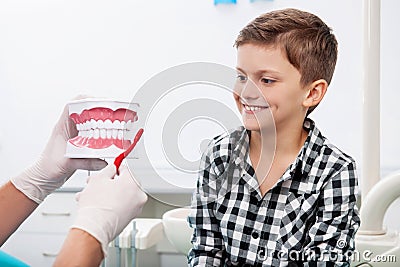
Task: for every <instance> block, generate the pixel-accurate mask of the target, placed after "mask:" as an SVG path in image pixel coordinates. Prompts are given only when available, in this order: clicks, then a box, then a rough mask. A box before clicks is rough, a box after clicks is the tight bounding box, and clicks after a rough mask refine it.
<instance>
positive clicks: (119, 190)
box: [71, 164, 147, 257]
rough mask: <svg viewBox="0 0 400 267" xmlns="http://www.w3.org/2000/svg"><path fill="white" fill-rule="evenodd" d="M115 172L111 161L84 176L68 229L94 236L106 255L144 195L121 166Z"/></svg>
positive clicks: (142, 201) (144, 197) (138, 211)
mask: <svg viewBox="0 0 400 267" xmlns="http://www.w3.org/2000/svg"><path fill="white" fill-rule="evenodd" d="M119 171H120V175H116V168H115V166H114V165H113V164H110V165H109V166H107V167H105V168H104V169H103V170H102V171H101V172H99V173H97V174H95V175H93V176H91V177H89V178H88V180H89V181H88V184H87V185H86V187H85V189H84V190H83V191H82V192H80V193H78V194H77V195H76V198H77V201H78V211H77V216H76V219H75V222H74V224H73V225H72V227H71V228H78V229H81V230H84V231H86V232H88V233H89V234H91V235H92V236H93V237H95V238H96V239H97V240H98V241H99V242H100V243H101V247H102V250H103V253H104V257H105V256H106V255H107V247H108V244H109V243H110V242H111V241H112V240H114V239H115V237H116V236H117V235H119V234H120V233H121V232H122V230H123V229H124V228H125V227H126V226H127V225H128V223H129V222H131V221H132V220H133V219H134V218H135V217H136V216H137V215H139V214H140V213H141V212H142V208H143V205H144V204H145V203H146V201H147V195H146V194H145V193H144V192H143V191H142V190H141V189H140V188H139V186H138V184H137V183H136V181H135V179H134V178H133V177H132V176H131V174H130V172H129V170H128V169H127V168H126V167H125V166H121V167H120V168H119Z"/></svg>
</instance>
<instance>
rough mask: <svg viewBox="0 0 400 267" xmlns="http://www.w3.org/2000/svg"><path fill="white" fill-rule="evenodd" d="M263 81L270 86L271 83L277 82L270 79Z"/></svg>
mask: <svg viewBox="0 0 400 267" xmlns="http://www.w3.org/2000/svg"><path fill="white" fill-rule="evenodd" d="M261 81H262V82H263V83H266V84H270V83H274V82H275V80H272V79H268V78H262V79H261Z"/></svg>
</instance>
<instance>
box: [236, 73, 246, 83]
mask: <svg viewBox="0 0 400 267" xmlns="http://www.w3.org/2000/svg"><path fill="white" fill-rule="evenodd" d="M236 79H237V80H238V81H240V82H245V81H246V80H247V77H246V76H244V75H243V74H238V75H237V76H236Z"/></svg>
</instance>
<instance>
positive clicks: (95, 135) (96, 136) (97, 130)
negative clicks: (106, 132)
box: [93, 129, 100, 139]
mask: <svg viewBox="0 0 400 267" xmlns="http://www.w3.org/2000/svg"><path fill="white" fill-rule="evenodd" d="M99 137H100V130H99V129H94V130H93V138H94V139H99Z"/></svg>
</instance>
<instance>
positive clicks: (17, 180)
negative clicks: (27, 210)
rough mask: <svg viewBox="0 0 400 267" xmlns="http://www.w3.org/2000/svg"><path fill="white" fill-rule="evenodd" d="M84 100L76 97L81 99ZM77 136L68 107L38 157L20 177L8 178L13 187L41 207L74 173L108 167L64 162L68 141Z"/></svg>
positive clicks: (100, 162)
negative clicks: (47, 197)
mask: <svg viewBox="0 0 400 267" xmlns="http://www.w3.org/2000/svg"><path fill="white" fill-rule="evenodd" d="M81 98H83V97H77V98H76V99H81ZM77 135H78V131H77V129H76V126H75V123H74V122H73V121H72V120H71V119H70V118H69V116H68V106H65V108H64V112H63V113H62V114H61V117H60V119H59V120H58V122H57V124H56V125H55V127H54V129H53V132H52V134H51V137H50V139H49V141H48V142H47V145H46V147H45V149H44V151H43V152H42V154H41V156H40V157H39V159H38V160H37V162H36V163H35V164H33V165H32V166H31V167H29V168H28V169H26V170H25V171H24V172H23V173H21V174H19V175H18V176H16V177H13V178H11V182H12V183H13V184H14V186H15V187H16V188H17V189H18V190H19V191H21V192H22V193H24V194H25V195H26V196H27V197H29V198H30V199H32V200H33V201H35V202H36V203H38V204H40V203H41V202H42V201H43V200H44V199H45V197H46V196H47V195H49V194H50V193H52V192H53V191H54V190H56V189H57V188H59V187H61V186H62V185H63V184H64V183H65V181H67V180H68V178H69V177H71V175H72V174H73V173H74V172H75V171H76V170H77V169H83V170H93V171H96V170H101V169H102V168H104V167H105V166H106V165H107V163H106V162H105V161H103V160H100V159H69V158H65V157H64V154H65V150H66V146H67V141H68V139H70V138H73V137H75V136H77Z"/></svg>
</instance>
